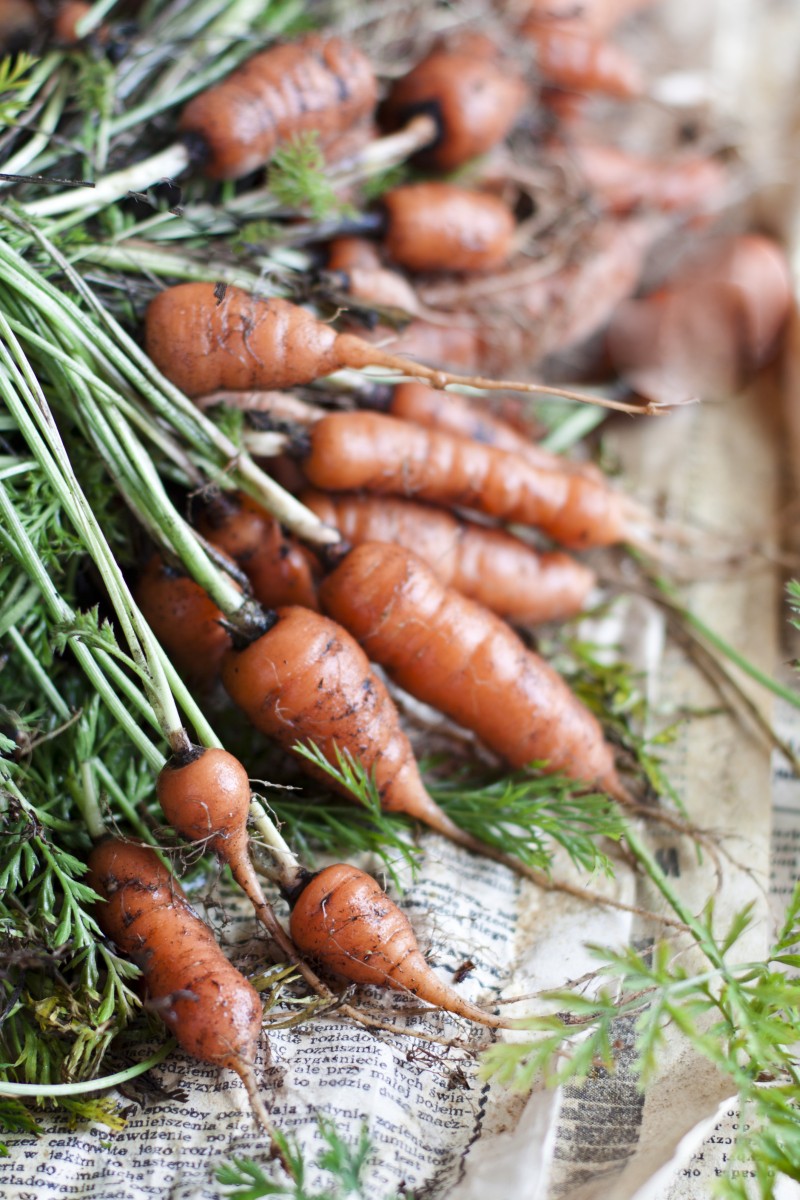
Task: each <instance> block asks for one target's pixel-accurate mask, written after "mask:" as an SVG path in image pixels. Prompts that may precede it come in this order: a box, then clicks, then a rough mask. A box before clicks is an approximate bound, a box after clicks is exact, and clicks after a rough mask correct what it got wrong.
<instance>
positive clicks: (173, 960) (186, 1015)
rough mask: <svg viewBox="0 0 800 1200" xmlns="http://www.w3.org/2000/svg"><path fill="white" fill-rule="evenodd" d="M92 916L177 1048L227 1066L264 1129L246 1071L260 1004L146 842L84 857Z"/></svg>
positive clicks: (105, 846)
mask: <svg viewBox="0 0 800 1200" xmlns="http://www.w3.org/2000/svg"><path fill="white" fill-rule="evenodd" d="M86 882H87V883H88V885H89V887H91V888H94V890H95V891H96V892H97V893H98V895H99V896H101V897H102V899H103V900H104V901H105V903H104V904H102V905H100V906H99V907H98V910H97V920H98V922H99V924H100V926H101V928H102V929H103V931H104V933H106V934H107V935H108V936H109V937H110V938H112V940H113V941H114V942H115V943H116V945H117V947H118V948H119V949H120V950H121V951H122V953H123V954H126V955H128V957H130V958H131V959H133V961H134V962H135V963H136V965H137V966H138V967H140V969H141V971H142V973H143V975H144V979H145V983H146V984H147V990H148V994H149V997H150V1000H151V1001H152V1002H153V1003H154V1005H156V1006H157V1009H158V1013H159V1016H160V1017H161V1019H162V1021H164V1023H165V1024H166V1025H168V1026H169V1028H170V1029H171V1030H172V1032H173V1033H174V1035H175V1037H176V1038H177V1040H178V1042H179V1044H180V1045H181V1046H182V1047H183V1049H184V1050H185V1051H186V1052H187V1053H188V1054H191V1055H192V1056H193V1057H194V1058H198V1059H200V1061H201V1062H207V1063H211V1064H212V1065H214V1066H217V1067H228V1068H230V1069H231V1070H232V1071H235V1072H236V1074H237V1075H238V1076H239V1078H240V1079H241V1080H242V1082H243V1083H244V1086H245V1088H246V1090H247V1094H248V1097H249V1099H250V1103H251V1105H252V1107H253V1111H254V1113H255V1114H256V1116H257V1117H258V1119H259V1120H260V1121H261V1123H262V1124H263V1125H264V1127H265V1128H266V1129H268V1130H269V1129H270V1125H269V1121H268V1119H267V1115H266V1109H265V1107H264V1104H263V1101H262V1100H261V1097H260V1095H259V1092H258V1084H257V1082H256V1078H255V1073H254V1064H255V1060H256V1052H257V1048H258V1043H259V1040H260V1037H261V1020H262V1009H261V1001H260V1000H259V997H258V993H257V992H256V990H255V988H253V987H252V986H251V984H249V983H248V981H247V980H246V979H245V978H244V976H243V975H241V974H240V973H239V971H237V970H236V968H235V967H234V966H233V964H232V963H230V962H229V961H228V960H227V958H226V957H225V955H224V954H223V953H222V951H221V950H220V948H219V946H218V945H217V942H216V941H215V939H214V936H213V934H212V933H211V930H210V929H209V928H208V926H207V925H205V924H204V923H203V921H201V920H200V918H199V917H198V916H197V914H196V913H195V912H194V911H193V909H192V908H191V907H190V906H189V904H188V902H187V900H186V897H185V896H184V894H183V892H182V891H181V889H180V886H179V885H178V883H177V881H176V880H175V879H174V878H173V877H172V875H170V873H169V871H168V870H167V869H166V867H164V866H163V865H162V863H161V862H160V861H159V859H158V856H157V855H156V853H155V851H153V850H152V849H151V848H150V847H149V846H140V845H136V844H134V843H132V842H121V841H116V840H114V839H111V838H109V839H107V840H105V841H103V842H100V843H99V844H98V845H97V846H96V847H95V848H94V850H93V851H92V853H91V854H90V856H89V873H88V875H87V877H86Z"/></svg>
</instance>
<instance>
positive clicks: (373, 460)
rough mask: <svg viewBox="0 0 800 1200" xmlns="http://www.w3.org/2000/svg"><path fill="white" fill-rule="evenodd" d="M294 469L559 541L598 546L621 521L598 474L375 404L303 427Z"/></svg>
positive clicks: (328, 487)
mask: <svg viewBox="0 0 800 1200" xmlns="http://www.w3.org/2000/svg"><path fill="white" fill-rule="evenodd" d="M306 437H307V439H308V447H309V448H308V452H307V453H306V454H305V455H304V456H303V458H302V466H303V471H304V472H305V474H306V476H307V478H308V480H309V482H310V483H311V484H312V485H313V486H314V487H315V488H322V489H323V490H325V491H337V492H338V491H343V492H352V491H357V490H359V489H361V488H363V489H365V490H366V491H370V492H376V493H378V494H379V495H399V496H405V497H407V498H409V499H416V500H429V501H431V502H433V503H435V504H443V505H448V506H459V507H462V508H472V509H476V510H477V511H479V512H483V513H486V515H487V516H490V517H495V518H498V519H500V520H503V521H510V522H517V523H519V524H525V525H534V526H537V527H538V528H540V529H543V530H544V531H545V533H547V534H548V535H549V536H550V537H552V538H553V539H554V540H555V541H557V542H560V543H561V544H562V545H564V546H568V547H574V548H580V547H587V546H607V545H613V544H614V543H616V542H620V541H624V540H626V539H627V538H628V535H629V534H632V533H633V530H632V529H630V527H629V525H630V511H629V507H628V505H629V502H628V501H627V499H626V497H624V496H623V495H622V494H621V493H619V492H616V491H614V490H613V489H612V488H611V487H610V486H609V485H608V484H607V483H605V482H604V481H603V480H602V477H597V478H587V477H584V476H581V475H576V474H570V473H569V472H559V471H553V470H549V469H547V468H542V467H537V466H535V465H534V464H533V463H531V462H529V461H527V460H526V459H524V458H522V457H521V456H520V455H518V454H513V453H509V452H508V451H506V450H496V449H494V447H492V446H485V445H482V444H481V443H480V442H470V441H467V440H466V439H465V438H460V437H454V436H452V435H450V434H447V433H441V432H439V431H438V430H435V429H424V428H422V427H420V426H416V425H410V424H407V423H406V422H404V421H398V420H396V419H395V418H394V417H387V416H384V415H383V414H382V413H368V412H362V413H350V412H340V413H330V414H329V415H328V416H326V417H322V418H321V420H319V421H317V422H316V424H315V425H312V426H311V428H310V429H309V430H308V431H307V434H306Z"/></svg>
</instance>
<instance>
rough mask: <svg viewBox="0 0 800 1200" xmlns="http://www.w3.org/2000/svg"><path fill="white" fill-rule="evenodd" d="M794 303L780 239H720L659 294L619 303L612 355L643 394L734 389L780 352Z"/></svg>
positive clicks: (715, 392) (676, 396) (666, 395)
mask: <svg viewBox="0 0 800 1200" xmlns="http://www.w3.org/2000/svg"><path fill="white" fill-rule="evenodd" d="M791 306H792V286H791V277H790V273H789V269H788V265H787V262H786V259H785V256H784V254H783V252H782V251H781V250H780V248H779V247H778V246H777V245H776V243H775V242H773V241H771V240H770V239H769V238H765V237H760V236H758V235H756V234H750V235H744V236H740V237H732V238H724V239H719V240H718V241H716V242H715V243H712V244H711V245H710V246H708V247H706V248H705V250H704V252H703V253H702V254H701V255H700V256H699V257H698V258H696V259H695V260H694V261H693V262H690V263H688V264H687V265H686V267H685V268H684V269H683V270H682V271H681V272H680V273H679V274H678V275H677V276H676V277H675V279H674V280H672V281H670V282H668V283H667V284H666V285H665V286H664V287H663V288H661V289H660V290H659V291H657V292H654V293H652V294H651V295H650V296H647V297H646V298H645V299H643V300H634V301H628V302H626V303H625V304H623V305H621V306H620V307H619V308H618V310H617V312H616V314H615V316H614V319H613V321H612V322H611V326H610V328H609V330H608V335H607V346H608V351H609V356H610V359H611V361H612V362H613V363H614V365H615V366H616V367H617V369H618V370H619V371H620V372H621V373H622V374H623V375H624V377H625V378H626V380H627V381H628V383H629V384H630V385H631V387H633V388H635V390H636V391H638V392H640V393H641V394H642V395H643V396H648V397H650V396H653V397H656V398H664V399H666V400H667V401H668V402H672V401H673V400H675V399H682V398H683V397H685V396H687V395H688V396H692V395H703V396H711V395H726V394H730V392H731V391H732V390H735V389H736V388H738V387H741V386H742V385H743V384H744V383H745V382H746V380H747V379H748V378H749V377H750V376H751V375H752V373H753V372H754V371H756V370H757V369H758V368H759V367H760V366H762V365H763V364H764V363H765V362H766V361H768V359H769V358H770V356H771V355H772V354H773V353H774V351H775V348H776V345H777V342H778V339H779V336H780V333H781V329H782V328H783V326H784V325H785V323H786V320H787V317H788V315H789V311H790V309H791Z"/></svg>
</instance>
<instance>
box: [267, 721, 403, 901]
mask: <svg viewBox="0 0 800 1200" xmlns="http://www.w3.org/2000/svg"><path fill="white" fill-rule="evenodd" d="M335 750H336V764H334V763H330V762H328V760H327V759H326V758H325V756H324V754H323V753H322V751H321V750H320V748H319V746H317V745H316V744H315V743H314V742H309V743H308V744H304V743H302V742H298V743H297V744H296V745H295V746H294V752H295V753H296V754H298V755H300V756H301V757H302V758H304V759H306V760H307V761H308V762H309V763H311V765H312V766H313V767H314V768H315V770H316V771H318V772H321V773H322V774H323V776H326V777H327V778H329V779H330V780H331V781H332V782H333V783H334V784H335V785H336V787H337V789H339V788H341V789H343V790H345V791H346V792H348V793H349V795H350V796H351V797H352V799H353V801H354V802H355V803H354V804H349V803H345V804H341V803H338V802H336V801H334V802H331V801H330V799H326V800H324V801H323V802H321V803H320V802H316V803H315V802H314V801H311V802H310V803H309V801H308V800H307V799H305V798H304V797H303V798H299V799H298V798H295V799H293V798H292V794H291V793H286V799H284V798H283V795H281V794H279V793H276V794H275V796H274V797H271V801H270V802H271V805H272V807H273V808H274V810H275V812H276V815H277V816H278V819H279V820H280V821H281V822H282V823H283V824H285V825H286V832H288V834H289V836H290V840H291V841H292V843H293V844H294V845H295V846H297V847H298V848H299V849H300V850H301V852H308V853H311V852H312V850H313V847H314V846H317V847H318V848H319V849H321V850H325V851H328V852H331V853H349V854H357V853H361V852H364V851H371V852H372V853H374V854H377V855H378V856H379V857H380V858H382V859H383V862H384V863H385V865H386V869H387V871H388V872H389V874H390V875H391V876H392V878H393V880H394V882H395V884H396V885H397V886H398V887H399V886H400V880H399V879H398V876H397V869H396V865H397V862H398V860H399V861H401V862H404V863H406V864H408V865H409V866H411V867H412V868H413V867H415V866H416V860H417V851H416V849H415V848H414V846H413V845H412V844H411V843H410V841H409V837H408V830H409V827H410V823H409V821H408V820H407V819H405V818H404V817H400V816H398V815H397V814H395V813H385V812H383V810H382V809H381V801H380V796H379V795H378V789H377V787H376V785H375V779H374V778H373V776H371V775H370V774H369V772H368V771H367V770H366V769H365V768H364V767H363V766H362V764H361V763H360V762H359V761H358V760H357V759H355V758H353V756H352V754H351V753H350V752H349V751H348V750H341V749H340V748H339V747H338V746H336V747H335Z"/></svg>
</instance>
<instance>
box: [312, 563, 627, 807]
mask: <svg viewBox="0 0 800 1200" xmlns="http://www.w3.org/2000/svg"><path fill="white" fill-rule="evenodd" d="M320 598H321V600H322V604H323V607H324V609H325V611H326V612H328V613H330V614H331V615H332V616H333V617H334V618H335V619H336V620H337V621H339V622H341V624H342V625H344V627H345V628H346V629H349V630H350V632H351V633H352V634H353V635H354V636H355V637H356V638H357V639H358V641H359V642H361V644H362V645H363V646H364V649H365V650H366V651H367V653H368V654H369V656H370V657H371V658H372V659H373V660H374V661H375V662H377V663H380V665H381V666H382V667H384V669H385V670H386V671H387V672H388V674H389V675H390V677H391V678H392V679H394V680H396V682H397V683H399V685H400V686H401V687H402V688H405V690H406V691H408V692H410V693H411V695H413V696H416V697H417V698H418V699H420V700H423V701H424V702H425V703H426V704H432V705H433V706H434V708H438V709H439V710H440V712H443V713H445V714H446V715H447V716H449V717H452V719H453V720H454V721H457V722H458V723H459V724H460V725H463V726H465V727H466V728H467V729H471V730H473V731H474V732H475V733H476V734H477V735H478V737H479V738H480V739H481V740H482V741H483V742H484V743H485V744H486V745H487V746H488V747H489V749H491V750H493V751H494V752H495V753H496V754H498V755H499V756H500V757H501V758H503V759H504V760H505V761H506V762H508V763H509V764H510V765H512V766H514V767H526V766H529V765H530V764H532V763H537V764H541V765H543V766H544V768H545V769H546V770H548V771H551V772H563V773H564V774H565V775H567V776H569V777H570V778H571V779H579V780H583V781H585V782H586V783H587V784H588V785H591V786H599V787H602V788H603V789H604V790H605V791H607V792H608V793H609V795H611V796H614V797H615V798H618V799H622V798H623V797H626V795H627V794H626V792H625V790H624V788H623V786H622V784H621V783H620V780H619V778H618V776H617V773H616V770H615V767H614V758H613V754H612V751H611V748H610V746H609V745H608V744H607V742H606V741H605V740H604V738H603V734H602V730H601V729H600V726H599V724H598V722H597V721H596V719H595V718H594V717H593V716H592V714H591V713H590V712H589V710H588V709H587V708H585V707H584V706H583V704H581V703H580V701H579V700H577V699H576V697H575V696H573V695H572V693H571V692H570V690H569V688H568V687H567V685H566V683H565V682H564V681H563V679H561V678H560V676H559V675H557V674H556V672H555V671H554V670H553V669H552V668H551V667H549V666H548V665H547V663H545V662H544V661H543V660H542V659H541V658H539V656H538V655H536V654H534V653H533V651H531V650H528V649H527V648H526V647H525V646H524V644H523V643H522V642H521V641H520V639H519V638H518V637H517V635H516V634H515V633H514V632H513V631H512V630H511V629H510V628H509V626H508V625H506V624H505V622H504V621H502V620H501V619H500V618H499V617H496V616H495V615H494V614H493V613H490V612H488V611H487V610H486V609H484V608H482V607H481V606H480V605H478V604H475V603H474V602H473V601H472V600H468V599H466V598H465V597H464V596H461V595H460V594H459V593H458V592H456V591H453V590H452V589H449V588H444V587H443V586H442V584H441V583H440V582H439V580H438V579H437V578H436V576H435V575H434V573H433V571H432V570H431V569H430V568H429V567H427V566H426V565H425V563H423V562H422V560H421V559H419V558H417V557H416V555H414V554H412V553H411V552H410V551H408V550H405V549H403V548H402V547H400V546H388V545H382V544H379V543H375V542H373V543H365V544H364V545H362V546H358V547H356V548H355V549H354V550H351V552H350V553H349V554H348V555H347V557H346V558H345V559H344V560H343V561H342V563H341V564H340V565H339V566H338V567H337V568H336V569H335V570H334V571H333V572H332V573H331V574H330V575H329V576H328V577H327V579H325V581H324V582H323V583H322V585H321V588H320Z"/></svg>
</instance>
